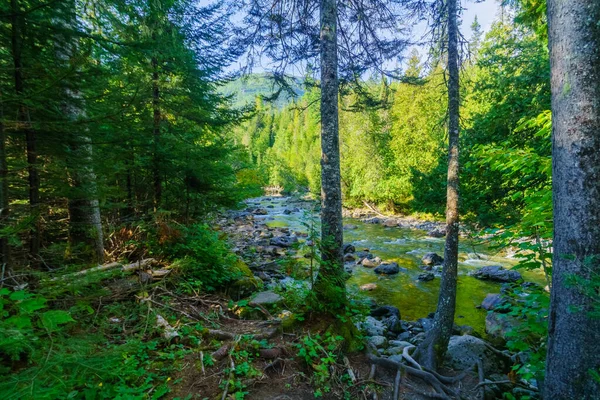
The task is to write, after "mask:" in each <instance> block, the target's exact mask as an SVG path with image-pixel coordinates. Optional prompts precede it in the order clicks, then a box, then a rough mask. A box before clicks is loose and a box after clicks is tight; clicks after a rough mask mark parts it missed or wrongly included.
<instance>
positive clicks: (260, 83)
mask: <svg viewBox="0 0 600 400" xmlns="http://www.w3.org/2000/svg"><path fill="white" fill-rule="evenodd" d="M292 87H293V90H294V93H296V95H297V97H301V96H302V95H303V94H304V87H303V84H302V80H301V79H300V78H296V79H295V81H294V84H293V85H292ZM276 90H277V87H274V82H273V80H272V78H271V77H270V76H269V75H268V74H251V75H245V76H243V77H240V78H238V79H236V80H233V81H231V82H229V83H227V84H225V85H224V86H223V87H222V88H221V90H220V91H221V93H223V94H225V95H234V96H235V98H234V101H233V106H234V107H242V106H245V105H247V104H250V103H253V102H254V100H255V99H256V96H259V95H263V96H270V95H271V94H273V93H274V92H275V91H276ZM292 97H293V96H291V95H289V94H287V93H283V92H282V93H281V95H280V96H279V98H278V99H277V100H275V101H274V104H275V106H276V107H277V108H283V107H284V106H285V105H287V104H288V103H290V102H291V101H292Z"/></svg>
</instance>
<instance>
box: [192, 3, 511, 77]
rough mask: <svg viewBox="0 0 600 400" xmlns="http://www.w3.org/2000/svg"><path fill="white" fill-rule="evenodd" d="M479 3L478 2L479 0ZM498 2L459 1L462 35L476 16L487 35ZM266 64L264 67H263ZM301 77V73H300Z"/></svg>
mask: <svg viewBox="0 0 600 400" xmlns="http://www.w3.org/2000/svg"><path fill="white" fill-rule="evenodd" d="M479 1H480V0H479ZM499 1H500V0H484V1H481V2H477V3H476V2H475V0H462V1H461V3H462V4H461V6H462V8H463V14H462V16H461V17H462V25H461V31H462V34H463V35H464V37H465V38H467V39H468V38H470V37H471V28H470V27H471V24H472V23H473V20H474V19H475V16H477V20H478V21H479V24H480V25H481V28H482V31H483V33H484V36H485V33H487V32H488V31H489V30H490V28H491V26H492V23H493V22H494V20H495V19H496V16H497V14H498V9H499V8H500V6H499ZM213 2H214V0H200V4H204V5H207V4H211V3H213ZM424 30H425V27H423V28H422V31H424ZM418 31H419V27H416V29H415V31H413V35H414V36H413V37H415V38H417V37H418V36H419V34H418V33H417V32H418ZM424 52H425V50H422V49H420V48H419V53H422V54H423V53H424ZM409 53H410V50H409V51H406V52H405V54H404V59H403V60H402V63H404V62H406V59H407V55H408V54H409ZM236 64H238V63H234V65H232V66H231V67H230V69H236V68H237V67H238V66H239V65H236ZM261 64H263V65H262V66H256V68H254V71H253V72H261V71H262V70H263V67H266V65H268V61H266V60H262V62H261ZM265 64H266V65H265ZM300 75H301V73H300Z"/></svg>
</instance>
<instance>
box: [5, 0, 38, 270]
mask: <svg viewBox="0 0 600 400" xmlns="http://www.w3.org/2000/svg"><path fill="white" fill-rule="evenodd" d="M10 6H11V39H12V56H13V64H14V80H15V92H16V94H17V96H21V95H23V90H24V82H23V59H22V51H23V47H22V37H21V35H22V33H23V17H22V16H21V15H20V14H21V10H20V8H19V4H18V1H17V0H11V1H10ZM17 121H18V124H19V129H21V128H22V129H23V130H24V132H25V142H26V146H27V150H26V151H27V173H28V183H29V209H30V214H31V217H32V219H33V221H32V225H33V226H32V228H31V231H30V234H29V257H30V259H31V265H32V266H33V267H34V268H36V267H38V266H39V262H40V261H39V257H38V254H39V251H40V238H41V226H40V218H39V213H40V177H39V174H38V169H37V151H36V138H35V133H34V131H33V129H32V127H31V121H30V116H29V109H28V108H27V106H26V105H25V104H23V103H21V105H20V106H19V113H18V117H17Z"/></svg>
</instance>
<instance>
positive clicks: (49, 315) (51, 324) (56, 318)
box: [41, 310, 75, 332]
mask: <svg viewBox="0 0 600 400" xmlns="http://www.w3.org/2000/svg"><path fill="white" fill-rule="evenodd" d="M41 321H42V326H43V327H44V328H46V329H47V330H48V331H50V332H53V331H55V330H56V329H57V328H58V326H59V325H63V324H66V323H68V322H75V320H74V319H73V318H72V317H71V315H70V314H69V313H68V312H66V311H62V310H50V311H46V312H45V313H43V314H42V317H41Z"/></svg>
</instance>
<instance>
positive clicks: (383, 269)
mask: <svg viewBox="0 0 600 400" xmlns="http://www.w3.org/2000/svg"><path fill="white" fill-rule="evenodd" d="M374 271H375V273H376V274H384V275H394V274H397V273H398V272H400V267H399V266H398V263H395V262H389V263H388V262H385V263H382V264H380V265H379V266H378V267H377V268H375V269H374Z"/></svg>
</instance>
